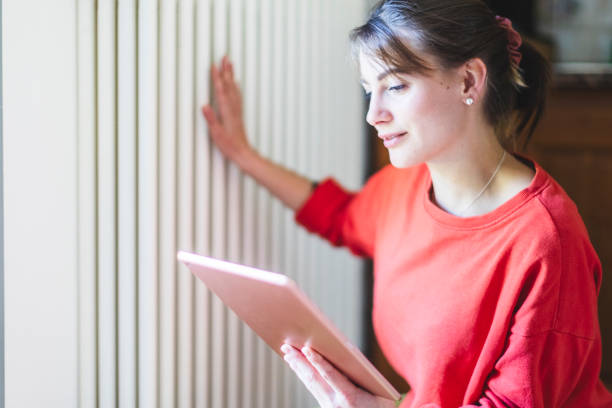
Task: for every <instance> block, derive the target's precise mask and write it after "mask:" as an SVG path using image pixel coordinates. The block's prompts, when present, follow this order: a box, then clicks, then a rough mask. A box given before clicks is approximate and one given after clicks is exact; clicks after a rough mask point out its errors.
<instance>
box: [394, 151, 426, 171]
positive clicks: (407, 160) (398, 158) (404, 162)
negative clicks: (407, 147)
mask: <svg viewBox="0 0 612 408" xmlns="http://www.w3.org/2000/svg"><path fill="white" fill-rule="evenodd" d="M389 161H390V162H391V165H392V166H393V167H396V168H398V169H405V168H407V167H413V166H416V165H417V164H421V163H422V162H423V161H422V160H418V159H417V158H416V157H414V156H412V155H410V154H406V153H405V152H400V151H392V150H389Z"/></svg>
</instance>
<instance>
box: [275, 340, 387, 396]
mask: <svg viewBox="0 0 612 408" xmlns="http://www.w3.org/2000/svg"><path fill="white" fill-rule="evenodd" d="M281 351H282V352H283V353H285V357H284V358H285V361H287V363H289V366H290V367H291V369H292V370H293V371H294V372H295V373H296V374H297V376H298V377H299V378H300V380H301V381H302V382H303V383H304V385H305V386H306V388H307V389H308V391H310V393H311V394H312V395H313V396H314V397H315V399H316V400H317V402H318V403H319V405H320V406H321V408H338V407H346V408H349V407H359V408H387V407H395V403H394V402H393V401H391V400H388V399H384V398H380V397H377V396H374V395H372V394H370V393H368V392H366V391H364V390H363V389H361V388H359V387H356V386H355V385H354V384H353V383H352V382H351V381H350V380H349V379H348V378H346V376H345V375H344V374H342V373H341V372H340V371H338V370H337V369H336V368H335V367H334V366H332V365H331V363H329V362H328V361H327V360H326V359H325V358H323V357H322V356H321V355H320V354H318V353H317V352H315V351H314V350H313V349H311V348H309V347H304V348H302V350H301V352H300V350H298V349H296V348H294V347H292V346H290V345H288V344H283V346H282V347H281Z"/></svg>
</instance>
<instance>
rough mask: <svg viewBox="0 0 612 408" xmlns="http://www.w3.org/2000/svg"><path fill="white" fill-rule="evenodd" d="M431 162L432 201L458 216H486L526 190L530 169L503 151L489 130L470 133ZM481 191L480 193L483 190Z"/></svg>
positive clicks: (530, 175) (429, 166) (531, 175)
mask: <svg viewBox="0 0 612 408" xmlns="http://www.w3.org/2000/svg"><path fill="white" fill-rule="evenodd" d="M453 150H454V151H449V152H447V153H446V154H445V155H444V156H443V157H439V158H438V159H437V160H435V161H430V162H427V166H428V168H429V172H430V174H431V179H432V186H433V190H432V192H431V199H432V201H433V202H434V203H435V204H436V205H437V206H438V207H440V208H441V209H443V210H444V211H446V212H448V213H451V214H455V215H458V216H462V217H469V216H476V215H482V214H486V213H488V212H490V211H493V210H494V209H495V208H497V207H499V206H500V205H501V204H503V203H504V202H506V201H507V200H509V199H510V198H512V197H513V196H514V195H516V194H517V193H518V192H519V191H520V190H522V189H524V188H525V187H527V186H528V185H529V184H530V182H531V180H532V179H533V175H534V172H533V170H532V169H531V168H529V167H527V166H526V165H525V164H523V163H521V162H520V161H518V160H517V159H516V158H515V157H514V156H512V155H511V154H509V153H506V154H505V155H504V149H503V148H502V146H501V145H500V144H499V142H498V140H497V138H496V137H495V135H494V134H493V131H492V129H489V130H485V131H483V132H482V133H481V134H477V133H472V134H471V137H469V138H468V137H466V138H463V139H462V140H461V142H460V144H458V146H455V147H454V149H453ZM483 189H484V190H483Z"/></svg>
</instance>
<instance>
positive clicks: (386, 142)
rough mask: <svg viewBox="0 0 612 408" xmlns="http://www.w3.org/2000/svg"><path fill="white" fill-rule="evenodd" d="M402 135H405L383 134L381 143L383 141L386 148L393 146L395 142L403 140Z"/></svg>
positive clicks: (403, 134)
mask: <svg viewBox="0 0 612 408" xmlns="http://www.w3.org/2000/svg"><path fill="white" fill-rule="evenodd" d="M404 136H406V133H400V134H398V135H394V136H390V137H386V136H385V137H384V138H383V143H384V145H385V147H386V148H389V147H393V146H395V145H396V144H398V143H399V142H401V141H402V140H403V137H404Z"/></svg>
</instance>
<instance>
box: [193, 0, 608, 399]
mask: <svg viewBox="0 0 612 408" xmlns="http://www.w3.org/2000/svg"><path fill="white" fill-rule="evenodd" d="M351 41H352V46H353V51H354V56H355V59H356V61H357V62H358V66H359V70H360V73H361V77H362V85H363V87H364V89H365V91H366V93H367V95H368V97H369V98H370V105H369V110H368V113H367V118H366V119H367V121H368V123H370V124H371V125H372V126H373V127H374V128H375V129H376V130H377V132H378V136H379V137H380V138H381V139H383V141H384V144H385V146H386V147H387V148H388V150H389V156H390V159H391V165H390V166H387V167H385V168H384V169H382V170H381V171H379V172H378V173H376V174H375V175H374V176H372V177H371V178H370V179H369V180H368V182H367V183H366V185H365V186H364V188H363V189H362V190H361V191H360V192H359V193H350V192H347V191H345V190H344V189H342V188H341V187H340V186H339V185H338V184H337V183H336V182H335V181H334V180H333V179H331V178H330V179H326V180H324V181H323V182H321V183H320V184H318V185H314V186H313V184H312V183H311V182H310V181H309V180H308V179H306V178H303V177H300V176H298V175H296V174H294V173H292V172H290V171H288V170H286V169H284V168H282V167H279V166H277V165H275V164H273V163H271V162H270V161H268V160H266V159H264V158H262V157H260V156H259V155H258V154H257V153H256V152H255V151H254V150H253V149H252V148H251V147H250V146H249V144H248V142H247V138H246V135H245V130H244V125H243V121H242V112H241V97H240V94H239V90H238V88H237V86H236V83H235V82H234V79H233V73H232V67H231V64H230V63H229V61H228V60H227V58H224V59H223V61H222V64H221V67H220V69H217V68H216V67H214V66H213V68H212V75H213V80H214V84H215V92H216V95H217V98H218V103H219V115H217V114H216V113H215V112H214V111H213V109H212V108H211V107H210V106H205V107H203V114H204V116H205V118H206V120H207V122H208V125H209V129H210V134H211V137H212V139H213V140H214V142H215V144H216V145H217V146H218V147H219V149H220V150H221V151H222V152H223V153H224V154H225V155H226V156H227V157H228V158H229V159H231V160H233V161H235V162H236V163H237V164H238V165H239V166H240V167H241V168H242V169H243V170H244V171H245V172H247V173H248V174H250V175H251V176H253V177H254V178H255V179H256V180H257V181H258V182H260V183H261V184H263V185H264V186H265V187H267V188H268V189H269V190H270V191H271V192H272V193H273V194H275V195H276V196H277V197H279V198H280V199H281V200H282V201H283V202H284V203H285V204H286V205H288V206H289V207H291V208H293V209H295V210H296V220H297V221H298V222H299V223H301V224H302V225H304V226H305V227H306V228H308V229H309V230H310V231H312V232H315V233H318V234H320V235H322V236H323V237H325V238H327V239H328V240H329V241H330V242H331V243H332V244H334V245H345V246H347V247H348V248H349V249H350V250H351V251H353V252H354V253H355V254H358V255H362V256H369V257H372V258H373V259H374V308H373V323H374V329H375V333H376V336H377V339H378V341H379V343H380V345H381V348H382V350H383V352H384V353H385V355H386V356H387V358H388V359H389V361H390V363H391V364H392V365H393V366H394V368H395V369H396V371H397V372H398V373H399V374H401V375H402V376H403V377H404V378H405V379H406V380H407V382H408V383H409V384H410V386H411V391H410V392H409V393H408V394H407V395H406V397H405V398H404V400H403V401H402V403H401V405H400V406H401V407H404V408H406V407H429V408H434V407H453V408H454V407H472V406H483V407H546V408H551V407H576V408H578V407H580V408H586V407H612V395H611V394H610V393H609V392H608V391H607V390H606V389H605V387H604V386H603V384H602V383H601V381H600V380H599V371H600V365H601V352H602V351H601V338H600V331H599V323H598V319H597V295H598V292H599V288H600V285H601V275H602V271H601V264H600V261H599V259H598V257H597V255H596V253H595V251H594V250H593V247H592V245H591V243H590V241H589V237H588V234H587V231H586V229H585V227H584V224H583V222H582V220H581V218H580V215H579V214H578V212H577V209H576V206H575V205H574V203H573V202H572V201H571V199H570V198H569V197H568V196H567V195H566V193H565V192H564V191H563V189H562V188H561V187H560V186H559V185H558V184H557V183H556V182H555V181H554V180H553V179H552V178H551V177H550V175H548V174H547V173H546V172H545V171H544V170H543V169H542V168H541V167H540V166H539V165H538V164H537V163H535V162H534V161H533V160H531V159H529V158H527V157H524V156H521V155H519V154H517V153H516V152H515V150H516V146H517V145H518V135H519V134H526V135H527V138H526V140H527V141H528V140H529V138H530V136H531V134H532V133H533V131H534V128H535V126H536V124H537V122H538V119H539V117H540V114H541V112H542V108H543V106H544V99H545V94H546V87H547V84H548V80H549V68H548V65H547V63H546V61H545V60H544V58H543V57H542V56H541V55H540V54H539V53H538V52H537V51H536V50H535V49H534V48H533V47H531V46H529V45H528V44H521V38H520V36H519V34H518V33H517V32H516V31H515V30H514V29H513V28H512V24H511V23H510V21H508V20H507V19H505V18H502V17H499V16H495V15H494V14H493V13H492V12H491V11H490V10H489V9H488V8H487V7H486V6H485V5H484V3H483V2H482V1H480V0H387V1H382V2H381V3H379V4H378V6H377V7H376V8H375V9H374V10H373V12H372V13H371V16H370V18H369V20H368V21H367V23H366V24H364V25H363V26H361V27H358V28H356V29H354V30H353V32H352V33H351ZM283 351H284V352H285V353H286V354H285V360H286V361H287V362H288V363H289V364H290V365H291V367H292V368H293V370H294V371H295V372H296V373H297V374H298V376H299V377H300V379H301V380H302V381H303V382H304V384H305V385H306V387H307V388H308V389H309V390H310V391H311V392H312V394H313V395H314V396H315V398H316V399H317V401H318V402H319V403H320V404H321V406H322V407H392V406H395V404H394V403H393V402H391V401H388V400H383V399H380V398H377V397H374V396H373V395H371V394H369V393H367V392H365V391H363V390H361V389H359V388H357V387H355V386H354V385H353V384H352V383H351V382H350V381H348V380H347V378H346V377H345V376H344V375H343V374H342V373H341V372H338V371H337V370H335V369H334V367H332V366H331V365H330V364H329V363H328V362H327V361H326V360H325V359H324V358H322V357H321V356H320V355H318V354H317V353H316V352H315V351H313V350H311V349H307V348H305V349H302V350H297V349H294V348H292V347H290V346H288V345H285V346H284V347H283Z"/></svg>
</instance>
